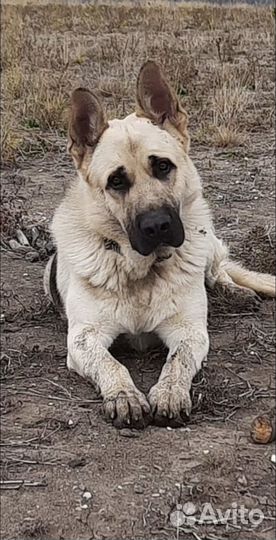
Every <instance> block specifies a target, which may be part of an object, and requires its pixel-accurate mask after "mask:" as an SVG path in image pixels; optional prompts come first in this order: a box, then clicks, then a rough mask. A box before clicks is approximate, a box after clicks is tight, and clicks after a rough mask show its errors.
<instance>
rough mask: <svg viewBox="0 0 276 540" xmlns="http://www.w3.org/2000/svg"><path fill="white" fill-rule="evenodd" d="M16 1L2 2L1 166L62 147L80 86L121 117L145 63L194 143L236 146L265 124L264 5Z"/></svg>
mask: <svg viewBox="0 0 276 540" xmlns="http://www.w3.org/2000/svg"><path fill="white" fill-rule="evenodd" d="M20 4H21V5H13V6H11V5H3V6H2V36H3V37H2V99H3V100H2V126H1V143H2V159H3V161H4V162H10V161H13V160H15V159H17V158H18V156H23V157H24V158H25V157H26V156H28V154H29V153H31V154H34V153H39V152H41V151H44V150H45V141H47V140H48V139H49V140H51V141H52V142H53V140H54V146H55V147H56V148H59V147H60V148H62V149H63V148H64V136H65V131H66V108H67V102H68V97H69V95H70V93H71V91H72V89H73V88H74V87H76V86H77V85H79V84H84V85H87V86H91V87H95V88H98V89H99V91H100V93H101V95H102V98H103V100H104V102H105V105H106V108H107V110H108V113H109V115H110V116H113V115H118V116H122V115H124V114H126V113H128V112H130V111H131V110H132V109H133V106H134V101H135V78H136V75H137V72H138V70H139V67H140V66H141V63H142V62H143V61H144V60H145V59H146V58H154V59H155V60H157V61H158V62H159V63H161V64H162V65H163V66H164V68H165V70H166V72H167V73H168V75H169V76H170V77H171V79H172V82H173V84H174V85H175V88H176V90H177V92H178V94H179V96H180V98H181V99H182V100H183V103H184V106H186V108H187V111H188V113H189V115H190V125H191V130H192V136H193V139H194V140H196V141H198V142H200V143H208V144H209V145H210V143H211V144H214V145H217V146H237V145H244V144H246V142H247V140H248V137H249V135H250V132H251V131H252V130H253V131H257V130H263V129H267V128H268V126H269V125H272V122H273V96H274V82H273V37H274V17H273V10H272V8H271V7H253V6H247V7H246V6H242V5H240V6H230V7H227V6H221V7H218V6H215V5H203V4H177V5H176V6H172V5H171V4H169V3H166V2H149V3H146V2H135V3H132V4H130V3H129V4H128V3H121V2H117V3H116V5H114V3H113V4H111V5H109V6H108V5H103V3H101V2H95V3H94V4H93V5H89V6H88V5H83V6H80V5H79V6H77V5H66V4H63V5H62V4H54V3H52V4H48V5H43V2H42V3H41V4H42V5H38V3H37V2H36V5H32V4H31V3H30V2H20ZM133 4H134V5H133ZM51 144H52V143H51ZM46 145H47V143H46Z"/></svg>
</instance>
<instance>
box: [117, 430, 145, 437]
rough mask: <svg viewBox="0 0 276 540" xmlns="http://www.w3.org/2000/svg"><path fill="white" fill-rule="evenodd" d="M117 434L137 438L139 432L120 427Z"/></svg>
mask: <svg viewBox="0 0 276 540" xmlns="http://www.w3.org/2000/svg"><path fill="white" fill-rule="evenodd" d="M119 435H120V436H121V437H128V438H129V439H131V438H135V437H136V438H137V437H140V435H141V434H140V432H139V431H137V430H135V429H128V428H123V429H120V431H119Z"/></svg>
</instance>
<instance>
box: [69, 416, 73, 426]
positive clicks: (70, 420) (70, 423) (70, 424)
mask: <svg viewBox="0 0 276 540" xmlns="http://www.w3.org/2000/svg"><path fill="white" fill-rule="evenodd" d="M73 425H74V422H73V420H72V418H69V420H68V426H70V427H72V426H73Z"/></svg>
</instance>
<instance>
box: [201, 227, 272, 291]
mask: <svg viewBox="0 0 276 540" xmlns="http://www.w3.org/2000/svg"><path fill="white" fill-rule="evenodd" d="M213 246H214V252H213V259H212V263H211V265H210V267H209V272H208V271H207V281H208V282H209V284H210V285H211V286H214V285H215V283H218V284H220V285H222V286H224V287H226V288H227V287H228V288H238V289H243V290H248V291H252V292H253V291H254V292H255V293H262V294H265V295H266V296H271V297H272V298H275V296H276V278H275V276H272V275H271V274H263V273H261V272H254V271H252V270H248V269H247V268H244V267H243V266H242V265H241V264H240V263H238V262H235V261H232V260H231V259H230V258H229V254H228V249H227V247H226V246H225V244H224V243H223V242H222V241H221V240H219V239H218V238H216V237H215V238H214V244H213Z"/></svg>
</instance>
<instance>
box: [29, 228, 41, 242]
mask: <svg viewBox="0 0 276 540" xmlns="http://www.w3.org/2000/svg"><path fill="white" fill-rule="evenodd" d="M31 230H32V244H35V243H36V241H37V239H38V237H39V232H38V229H37V227H32V229H31Z"/></svg>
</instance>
